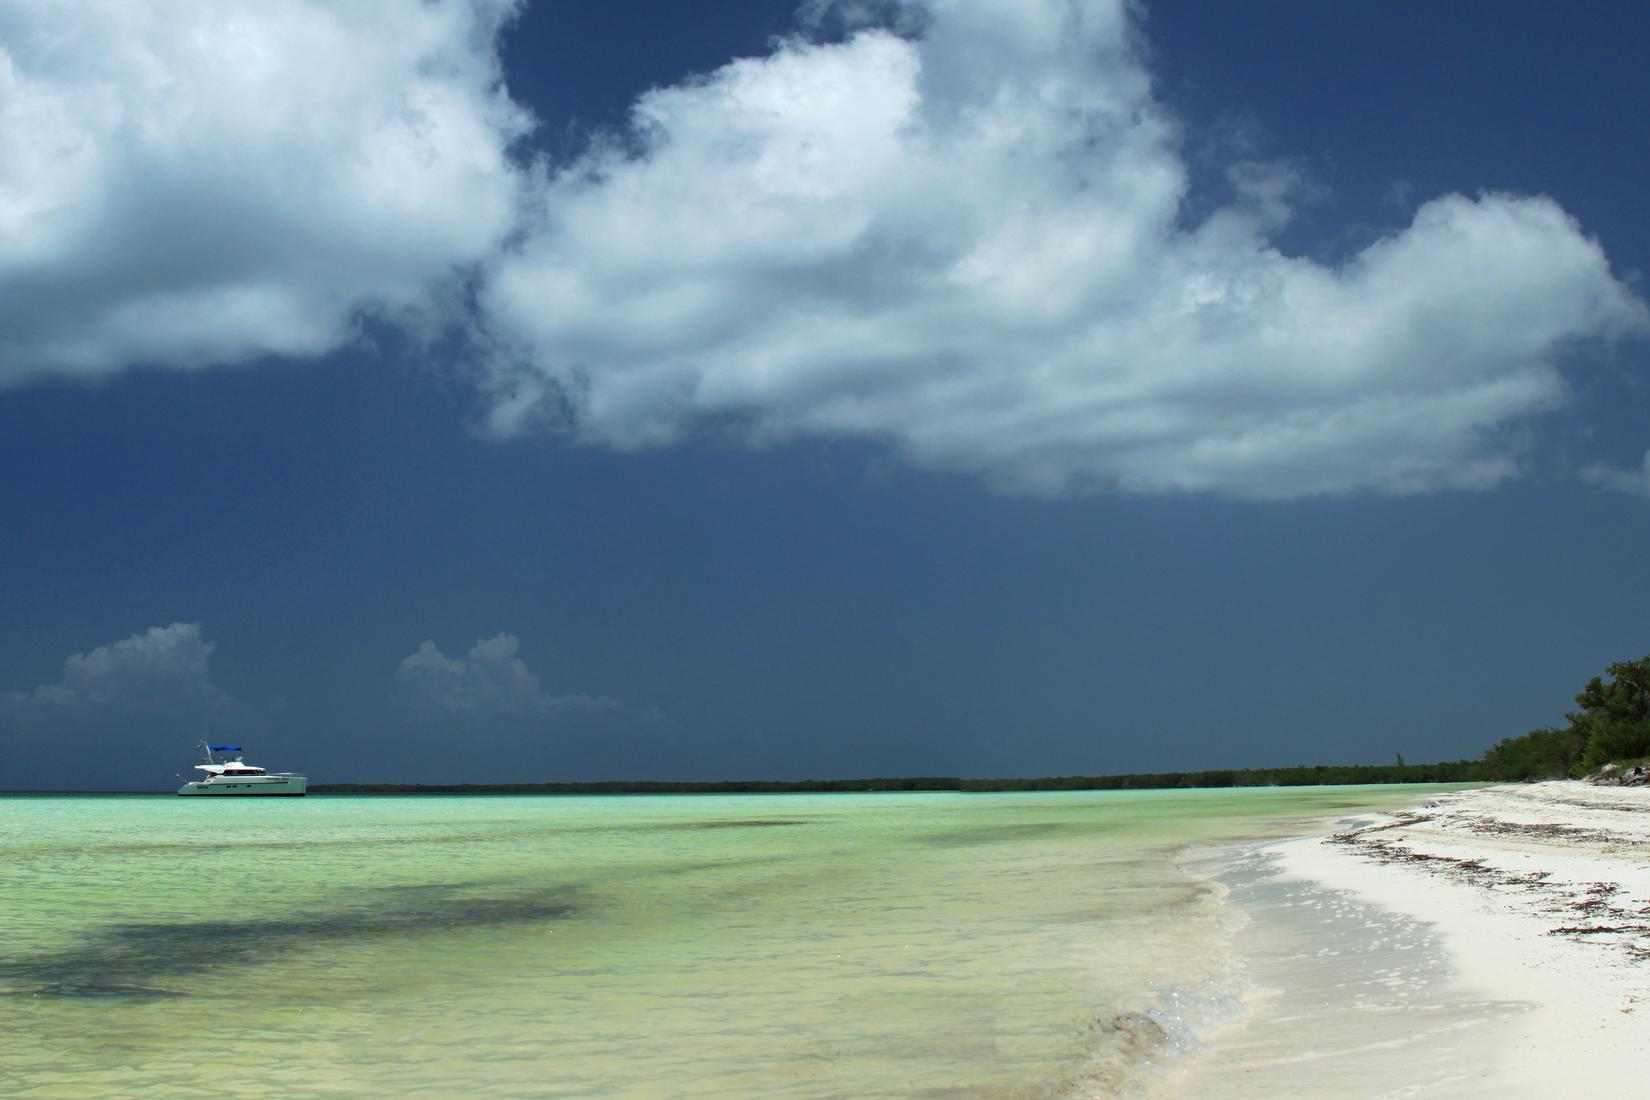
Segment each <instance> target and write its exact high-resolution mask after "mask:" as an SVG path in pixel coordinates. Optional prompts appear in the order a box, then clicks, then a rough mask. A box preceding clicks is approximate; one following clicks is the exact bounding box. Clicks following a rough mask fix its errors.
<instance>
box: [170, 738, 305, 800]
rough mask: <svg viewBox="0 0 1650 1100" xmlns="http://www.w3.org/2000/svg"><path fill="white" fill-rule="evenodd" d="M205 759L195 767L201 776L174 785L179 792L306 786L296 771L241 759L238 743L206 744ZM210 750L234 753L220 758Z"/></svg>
mask: <svg viewBox="0 0 1650 1100" xmlns="http://www.w3.org/2000/svg"><path fill="white" fill-rule="evenodd" d="M201 748H203V749H205V750H206V762H205V763H202V764H196V765H195V767H196V768H198V769H199V770H201V771H203V772H205V773H206V778H204V779H191V780H190V781H189V782H187V783H185V784H184V785H183V786H181V787H179V788H178V793H179V794H288V795H292V794H296V795H301V794H303V793H304V792H305V791H306V790H308V789H309V779H308V777H306V776H302V775H299V774H298V773H297V772H266V771H264V770H263V769H262V768H255V767H253V766H252V765H251V764H248V763H245V762H244V761H242V760H241V747H240V746H239V745H208V744H207V743H206V742H205V741H202V742H201ZM213 753H225V754H227V753H234V754H235V755H234V756H228V755H225V756H224V758H223V759H222V760H219V759H218V758H217V757H215V756H213V755H212V754H213Z"/></svg>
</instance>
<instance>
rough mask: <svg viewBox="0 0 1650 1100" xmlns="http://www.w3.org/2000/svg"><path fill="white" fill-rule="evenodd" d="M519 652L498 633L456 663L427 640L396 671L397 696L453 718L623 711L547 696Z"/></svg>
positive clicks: (615, 705)
mask: <svg viewBox="0 0 1650 1100" xmlns="http://www.w3.org/2000/svg"><path fill="white" fill-rule="evenodd" d="M520 648H521V642H520V640H519V639H517V638H516V636H515V635H514V634H498V635H495V636H494V637H491V638H483V639H481V640H479V641H477V642H476V644H475V645H473V646H471V647H470V651H469V653H467V654H465V655H464V656H463V657H458V658H454V657H448V656H447V655H446V654H444V653H442V652H441V650H440V648H439V647H438V646H437V645H436V644H435V642H433V641H428V640H426V641H425V642H424V643H423V644H421V645H420V646H419V647H418V651H417V652H416V653H413V654H412V655H410V656H408V657H406V658H405V659H403V660H402V662H401V664H400V665H399V666H398V667H397V668H396V670H395V683H396V689H397V692H398V693H399V695H400V697H401V698H402V700H403V701H404V702H406V703H408V704H410V705H412V706H413V707H415V708H418V709H423V710H434V711H439V712H444V713H447V714H454V715H458V714H470V715H481V716H507V717H518V718H523V717H536V718H556V717H572V716H587V717H588V716H593V715H600V714H604V713H605V714H618V713H620V712H621V711H623V709H624V707H623V704H621V703H620V702H619V701H618V700H616V699H610V698H607V697H605V696H590V695H578V694H574V695H552V694H549V693H548V692H546V691H545V690H544V688H543V687H542V686H541V684H540V683H539V678H538V676H537V675H536V674H535V673H534V672H533V671H532V670H531V669H529V668H528V667H527V664H526V662H524V661H523V660H522V659H521V658H520V657H518V656H516V653H517V652H518V651H519V650H520Z"/></svg>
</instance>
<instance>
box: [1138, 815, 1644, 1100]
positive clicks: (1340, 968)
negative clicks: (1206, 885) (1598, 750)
mask: <svg viewBox="0 0 1650 1100" xmlns="http://www.w3.org/2000/svg"><path fill="white" fill-rule="evenodd" d="M1194 862H1195V861H1194ZM1212 869H1213V868H1211V867H1208V866H1205V868H1204V870H1206V871H1207V870H1212ZM1217 881H1219V882H1221V883H1222V884H1223V885H1224V886H1225V887H1226V888H1227V889H1229V890H1230V891H1231V894H1230V897H1231V900H1232V901H1234V902H1235V903H1236V904H1237V906H1238V907H1239V908H1240V909H1241V910H1242V911H1243V912H1244V913H1245V914H1246V916H1247V917H1248V920H1247V922H1246V923H1245V925H1244V927H1243V928H1242V929H1241V931H1239V932H1238V933H1237V943H1236V949H1237V952H1238V954H1239V956H1240V957H1242V958H1243V960H1244V967H1245V978H1246V983H1247V987H1248V992H1247V996H1246V999H1245V1007H1246V1010H1247V1011H1246V1012H1245V1014H1244V1018H1243V1020H1242V1021H1241V1022H1239V1023H1236V1024H1233V1025H1232V1026H1230V1027H1229V1028H1227V1029H1226V1030H1225V1031H1224V1032H1222V1033H1219V1034H1216V1035H1214V1036H1211V1037H1210V1042H1209V1046H1208V1048H1207V1049H1206V1050H1205V1051H1204V1052H1203V1053H1202V1055H1201V1056H1199V1057H1195V1058H1193V1059H1192V1060H1191V1061H1190V1062H1189V1063H1187V1064H1186V1065H1184V1066H1182V1067H1180V1068H1178V1069H1176V1070H1175V1071H1174V1072H1173V1073H1172V1074H1171V1075H1170V1076H1169V1077H1168V1078H1167V1079H1165V1080H1164V1081H1163V1082H1161V1085H1162V1092H1163V1094H1165V1095H1171V1096H1185V1097H1193V1096H1198V1097H1279V1096H1300V1097H1370V1098H1374V1097H1407V1096H1426V1097H1510V1096H1530V1097H1568V1096H1584V1095H1591V1094H1594V1093H1598V1094H1602V1095H1616V1096H1644V1095H1650V1081H1647V1079H1646V1077H1645V1073H1644V1068H1643V1052H1644V1051H1645V1050H1646V1049H1647V1048H1650V790H1647V789H1645V788H1619V787H1594V786H1589V785H1587V784H1585V783H1580V782H1562V783H1557V782H1555V783H1541V784H1529V785H1520V786H1503V787H1493V788H1485V789H1480V790H1472V791H1465V792H1460V793H1454V794H1448V795H1444V796H1440V797H1437V798H1435V799H1433V800H1430V801H1428V802H1427V803H1425V804H1423V805H1420V806H1417V807H1415V808H1413V809H1412V810H1410V811H1407V812H1403V813H1397V814H1391V815H1382V816H1379V817H1370V818H1362V819H1358V820H1357V821H1355V822H1344V823H1342V825H1341V827H1340V828H1339V829H1338V830H1337V831H1336V832H1334V833H1331V834H1329V835H1321V834H1320V835H1317V836H1311V837H1303V838H1299V839H1294V840H1288V841H1284V842H1278V843H1272V844H1267V845H1260V846H1257V847H1253V848H1250V849H1248V850H1246V851H1244V852H1242V853H1241V854H1239V855H1238V856H1237V858H1236V859H1235V860H1233V859H1232V858H1231V855H1230V853H1228V854H1227V863H1226V864H1225V866H1224V867H1223V868H1221V869H1220V870H1219V873H1218V876H1217ZM1156 1091H1157V1090H1154V1093H1155V1092H1156Z"/></svg>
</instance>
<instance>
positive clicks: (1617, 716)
mask: <svg viewBox="0 0 1650 1100" xmlns="http://www.w3.org/2000/svg"><path fill="white" fill-rule="evenodd" d="M1575 699H1576V707H1577V709H1576V710H1573V711H1571V712H1570V713H1569V714H1567V715H1566V716H1565V717H1566V718H1568V719H1569V722H1570V724H1569V725H1568V726H1566V727H1565V728H1563V729H1553V728H1546V729H1538V730H1531V731H1530V732H1529V733H1526V734H1525V735H1524V736H1522V737H1512V738H1508V739H1507V740H1505V741H1502V742H1501V743H1500V744H1498V745H1496V746H1495V747H1494V748H1492V749H1490V750H1489V751H1488V752H1486V753H1485V754H1484V769H1485V771H1486V772H1487V773H1488V777H1489V778H1491V779H1513V780H1519V779H1553V778H1560V777H1564V776H1572V775H1580V774H1584V773H1586V772H1590V771H1594V770H1596V769H1598V768H1601V767H1603V766H1604V765H1605V764H1608V763H1610V762H1611V761H1613V760H1632V759H1636V758H1638V757H1642V756H1650V656H1645V657H1641V658H1639V659H1638V660H1636V661H1617V662H1616V663H1615V664H1613V665H1611V666H1610V667H1609V668H1608V669H1606V670H1605V675H1604V676H1594V677H1593V678H1592V679H1591V680H1588V681H1587V686H1586V687H1584V688H1582V689H1581V691H1580V693H1579V694H1577V695H1576V697H1575Z"/></svg>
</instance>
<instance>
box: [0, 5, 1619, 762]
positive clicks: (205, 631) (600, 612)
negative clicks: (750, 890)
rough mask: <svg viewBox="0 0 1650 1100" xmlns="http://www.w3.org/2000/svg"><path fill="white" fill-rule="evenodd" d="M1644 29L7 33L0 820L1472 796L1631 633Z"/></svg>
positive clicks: (18, 13) (1040, 22) (1577, 13)
mask: <svg viewBox="0 0 1650 1100" xmlns="http://www.w3.org/2000/svg"><path fill="white" fill-rule="evenodd" d="M1647 33H1650V12H1639V11H1637V10H1636V9H1631V8H1626V7H1622V6H1620V5H1604V4H1584V5H1552V4H1546V3H1498V4H1495V5H1488V4H1452V5H1433V4H1424V3H1419V2H1407V0H1406V2H1400V3H1386V2H1383V3H1373V2H1368V3H1366V2H1362V0H1358V2H1349V3H1345V4H1336V5H1324V4H1319V3H1315V2H1307V0H1279V2H1276V3H1270V4H1266V5H1260V6H1258V7H1257V6H1254V5H1229V4H1213V3H1178V4H1170V3H1143V4H1121V3H1114V2H1105V0H1069V2H1062V0H886V2H879V0H863V2H862V0H808V2H806V3H804V4H802V5H801V6H800V7H798V6H796V5H795V4H794V3H790V2H765V0H740V2H735V3H727V4H718V5H712V6H710V7H708V8H707V7H706V6H703V5H698V6H693V5H679V4H675V5H672V4H655V3H643V2H640V0H614V2H613V3H609V4H605V5H572V4H560V3H552V2H548V0H539V2H532V3H525V4H518V3H512V2H510V0H386V2H384V3H382V4H376V5H366V6H359V5H346V4H326V3H319V2H308V0H298V2H294V3H291V4H286V5H279V6H276V5H267V4H262V3H255V2H251V0H246V2H241V0H216V2H214V3H210V4H208V3H201V2H198V0H106V2H89V3H84V4H76V5H62V4H58V3H54V2H51V0H16V2H13V3H9V4H7V5H5V6H4V8H3V9H0V470H3V477H0V789H164V788H166V787H168V786H169V785H172V784H174V783H175V776H176V775H178V774H180V773H183V772H187V771H188V770H189V766H190V765H191V764H192V763H194V761H195V759H196V754H195V752H194V750H193V749H192V746H193V745H194V743H195V742H197V741H199V740H200V739H201V738H202V737H203V736H210V737H211V738H212V739H213V740H214V741H220V740H222V741H229V742H231V743H235V744H240V745H243V746H245V748H246V750H247V756H248V759H249V760H250V761H252V762H253V763H258V764H263V765H265V766H268V767H271V768H277V769H295V770H302V771H305V772H306V773H308V774H309V775H310V777H311V781H312V782H316V783H323V782H374V781H377V782H513V781H539V780H592V779H609V778H631V779H720V778H804V777H852V776H885V775H966V776H986V775H1016V776H1026V775H1056V774H1061V775H1064V774H1104V773H1117V772H1135V771H1150V770H1189V769H1203V768H1220V767H1244V766H1249V767H1266V766H1277V765H1291V764H1297V763H1308V764H1310V763H1351V762H1365V763H1388V762H1391V761H1392V760H1393V759H1394V758H1395V757H1396V756H1398V755H1400V754H1401V755H1402V756H1403V757H1404V758H1405V759H1407V760H1409V761H1412V762H1417V761H1424V760H1441V759H1458V758H1462V757H1467V756H1476V755H1477V754H1479V753H1480V752H1482V751H1483V750H1484V749H1485V748H1487V747H1488V746H1489V745H1491V744H1493V743H1494V742H1495V741H1497V740H1499V739H1500V738H1503V737H1508V736H1515V735H1517V734H1519V733H1522V732H1524V731H1525V730H1527V729H1530V728H1533V727H1536V726H1540V725H1546V724H1551V723H1554V722H1560V721H1562V719H1563V714H1564V712H1565V710H1566V709H1567V707H1568V706H1569V705H1570V703H1571V696H1572V695H1573V694H1574V693H1575V692H1576V691H1577V690H1579V689H1580V687H1581V685H1582V683H1584V682H1585V680H1586V679H1587V678H1588V677H1590V676H1592V675H1595V674H1598V673H1600V672H1601V671H1602V670H1603V668H1604V666H1605V665H1607V664H1608V663H1610V662H1611V661H1615V660H1621V659H1627V658H1633V657H1637V656H1641V655H1643V654H1644V653H1646V652H1650V628H1647V626H1650V587H1647V586H1646V585H1645V583H1644V568H1643V564H1642V563H1643V558H1644V551H1645V548H1646V546H1647V545H1650V307H1647V305H1646V290H1645V285H1644V276H1643V272H1644V271H1645V270H1646V268H1647V267H1650V223H1647V222H1646V219H1644V218H1643V216H1642V210H1641V209H1640V203H1641V202H1642V200H1643V193H1644V187H1643V181H1644V180H1645V179H1646V178H1650V133H1647V132H1646V131H1645V129H1644V127H1643V126H1642V123H1641V119H1640V115H1641V111H1640V110H1639V105H1640V104H1642V103H1644V102H1645V101H1646V100H1647V99H1650V67H1647V66H1645V65H1644V64H1643V59H1642V56H1641V54H1642V50H1641V49H1639V48H1638V46H1637V45H1636V44H1637V43H1642V42H1643V41H1644V40H1645V38H1646V35H1647Z"/></svg>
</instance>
